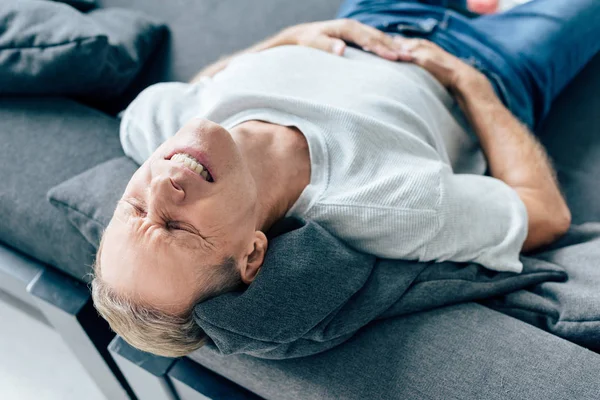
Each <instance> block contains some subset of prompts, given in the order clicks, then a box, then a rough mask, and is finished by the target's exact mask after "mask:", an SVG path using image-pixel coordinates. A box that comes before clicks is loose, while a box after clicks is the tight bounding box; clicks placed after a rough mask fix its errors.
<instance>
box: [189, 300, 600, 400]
mask: <svg viewBox="0 0 600 400" xmlns="http://www.w3.org/2000/svg"><path fill="white" fill-rule="evenodd" d="M189 357H190V358H191V359H192V360H194V361H196V362H198V363H199V364H201V365H204V366H205V367H207V368H209V369H211V370H213V371H215V372H217V373H218V374H220V375H223V376H224V377H226V378H228V379H230V380H232V381H234V382H236V383H238V384H239V385H241V386H243V387H245V388H247V389H249V390H251V391H252V392H254V393H256V394H258V395H260V396H262V397H264V398H266V399H278V400H296V399H321V400H329V399H347V400H354V399H356V400H358V399H389V400H393V399H423V400H425V399H463V400H464V399H468V400H475V399H478V400H479V399H486V400H509V399H512V400H517V399H519V400H521V399H544V400H550V399H554V400H559V399H589V400H592V399H597V398H598V396H597V395H598V393H599V391H600V381H599V380H598V379H596V375H597V374H598V373H600V356H599V355H598V354H595V353H592V352H590V351H588V350H585V349H584V348H582V347H579V346H577V345H574V344H572V343H569V342H567V341H565V340H562V339H560V338H558V337H556V336H553V335H550V334H548V333H546V332H543V331H540V330H539V329H537V328H535V327H533V326H531V325H528V324H525V323H523V322H521V321H518V320H516V319H514V318H511V317H508V316H506V315H502V314H500V313H497V312H495V311H493V310H490V309H488V308H486V307H483V306H481V305H478V304H473V303H465V304H460V305H457V306H451V307H443V308H438V309H436V310H433V311H429V312H421V313H415V314H412V315H409V316H406V317H395V318H390V319H386V320H382V321H377V322H375V323H372V324H370V325H368V326H366V327H364V328H363V329H361V330H360V331H359V332H358V333H357V334H356V335H355V336H353V337H352V338H351V339H350V340H349V341H347V342H346V343H344V345H343V346H338V347H336V348H334V349H332V350H329V351H326V352H324V353H321V354H317V355H313V356H309V357H302V358H296V359H291V360H264V359H259V358H255V357H251V356H248V355H245V354H243V355H240V354H236V355H231V356H227V357H223V356H220V355H217V354H215V353H213V352H210V351H208V350H207V349H205V348H202V349H200V350H198V351H196V352H194V353H193V354H191V355H190V356H189ZM191 383H193V382H191Z"/></svg>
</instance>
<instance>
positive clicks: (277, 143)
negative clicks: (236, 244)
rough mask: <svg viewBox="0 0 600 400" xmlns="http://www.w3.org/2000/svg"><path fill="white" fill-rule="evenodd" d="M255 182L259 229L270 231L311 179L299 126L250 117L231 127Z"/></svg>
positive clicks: (232, 134)
mask: <svg viewBox="0 0 600 400" xmlns="http://www.w3.org/2000/svg"><path fill="white" fill-rule="evenodd" d="M230 132H231V136H232V137H233V140H234V141H235V142H236V144H237V145H238V148H239V149H240V151H241V153H242V156H243V157H244V159H245V160H246V163H247V164H248V167H249V169H250V173H251V174H252V176H253V178H254V181H255V182H256V189H257V193H258V210H257V229H260V230H261V231H263V232H267V231H268V230H269V229H270V228H271V226H272V225H273V224H274V223H275V222H277V221H278V220H280V219H281V218H283V217H284V216H285V214H286V213H287V212H288V210H289V209H290V208H291V207H292V206H293V205H294V203H295V202H296V200H298V197H300V194H301V193H302V191H303V190H304V188H305V187H306V186H307V185H308V183H309V181H310V157H309V152H308V144H307V142H306V139H305V138H304V136H303V135H302V133H301V132H300V131H299V130H298V129H296V128H290V127H286V126H281V125H275V124H270V123H266V122H261V121H248V122H244V123H242V124H239V125H237V126H236V127H234V128H233V129H232V130H231V131H230Z"/></svg>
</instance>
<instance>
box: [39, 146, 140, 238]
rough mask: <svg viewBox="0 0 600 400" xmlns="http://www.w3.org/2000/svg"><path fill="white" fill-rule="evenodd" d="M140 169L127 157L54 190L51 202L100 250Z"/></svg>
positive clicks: (50, 196) (82, 174)
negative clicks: (111, 222) (121, 199)
mask: <svg viewBox="0 0 600 400" xmlns="http://www.w3.org/2000/svg"><path fill="white" fill-rule="evenodd" d="M137 168H138V165H137V164H136V163H135V162H133V161H132V160H131V159H130V158H128V157H118V158H113V159H112V160H109V161H106V162H104V163H102V164H98V165H97V166H95V167H93V168H90V169H89V170H87V171H85V172H83V173H81V174H79V175H76V176H74V177H73V178H71V179H68V180H66V181H64V182H63V183H61V184H59V185H57V186H55V187H53V188H52V189H50V191H49V192H48V200H49V201H50V203H52V205H53V206H55V207H57V208H58V209H59V210H61V211H63V213H64V214H65V216H66V217H67V218H68V219H69V222H71V224H73V226H75V228H77V229H78V230H79V232H81V234H82V235H83V237H85V239H86V240H87V241H88V242H89V243H90V244H91V245H92V246H94V247H95V248H98V244H99V243H100V238H101V237H102V232H104V228H106V226H107V225H108V222H109V221H110V219H111V217H112V214H113V212H114V210H115V206H116V205H117V201H118V200H119V199H120V198H121V195H122V194H123V191H124V190H125V187H126V186H127V182H129V179H130V178H131V176H132V175H133V173H134V172H135V171H136V170H137Z"/></svg>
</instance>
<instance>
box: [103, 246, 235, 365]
mask: <svg viewBox="0 0 600 400" xmlns="http://www.w3.org/2000/svg"><path fill="white" fill-rule="evenodd" d="M101 252H102V243H100V246H99V248H98V253H97V255H96V261H95V262H94V266H93V269H94V278H93V280H92V283H91V289H92V298H93V301H94V307H96V310H97V311H98V313H99V314H100V315H101V316H102V317H103V318H104V319H105V320H106V321H108V324H109V325H110V327H111V329H112V330H113V331H114V332H116V333H117V334H119V335H120V336H121V337H122V338H123V339H125V341H126V342H127V343H129V344H130V345H132V346H133V347H135V348H138V349H140V350H142V351H146V352H148V353H152V354H156V355H159V356H164V357H182V356H185V355H187V354H190V353H191V352H193V351H194V350H197V349H199V348H200V347H202V346H203V345H204V344H205V343H206V340H207V337H206V334H205V333H204V331H203V330H202V329H201V328H200V327H199V326H198V325H197V324H196V322H195V321H194V318H193V311H194V305H192V307H191V308H190V309H189V310H188V311H187V312H186V313H184V314H183V315H173V314H169V313H166V312H164V311H161V310H159V309H157V308H153V307H149V306H147V305H144V304H140V303H137V302H135V301H133V300H132V299H131V297H130V296H127V295H124V294H120V293H117V292H116V291H115V290H114V289H113V288H111V287H110V286H109V285H107V284H106V282H104V281H103V280H102V269H101V267H100V254H101ZM210 270H212V271H219V273H218V274H214V276H213V277H217V278H218V279H212V281H213V282H212V283H213V284H212V285H211V287H210V288H206V289H207V290H203V292H202V293H201V294H198V297H197V299H198V300H197V302H199V301H202V300H206V299H207V298H209V297H213V296H216V295H218V294H220V293H223V292H225V291H229V290H232V289H234V288H236V287H237V286H239V285H240V284H241V279H240V276H239V273H238V272H237V271H236V268H235V260H234V259H233V258H232V257H229V258H227V259H226V260H225V261H224V262H223V263H222V264H221V265H219V266H215V267H211V268H210ZM211 278H212V277H211Z"/></svg>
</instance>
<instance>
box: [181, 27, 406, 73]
mask: <svg viewBox="0 0 600 400" xmlns="http://www.w3.org/2000/svg"><path fill="white" fill-rule="evenodd" d="M346 42H352V43H355V44H357V45H359V46H361V47H362V48H363V49H364V50H366V51H371V52H373V53H375V54H377V55H378V56H380V57H383V58H386V59H388V60H392V61H396V60H398V58H399V54H398V49H399V48H398V44H397V43H395V42H394V41H393V40H392V38H391V37H390V36H388V35H386V34H385V33H383V32H381V31H379V30H377V29H375V28H372V27H370V26H368V25H364V24H361V23H360V22H358V21H354V20H350V19H337V20H332V21H322V22H310V23H306V24H300V25H295V26H292V27H289V28H286V29H284V30H282V31H281V32H279V33H278V34H276V35H274V36H272V37H270V38H268V39H265V40H263V41H262V42H260V43H258V44H256V45H254V46H252V47H249V48H247V49H246V50H242V51H240V52H237V53H235V54H233V55H230V56H228V57H225V58H222V59H220V60H219V61H217V62H216V63H214V64H212V65H209V66H208V67H206V68H204V69H202V70H201V71H200V72H199V73H198V74H196V76H194V78H193V79H192V80H191V82H192V83H195V82H198V81H199V80H200V79H201V78H203V77H212V76H214V75H215V74H216V73H217V72H219V71H221V70H223V69H225V67H227V65H228V64H229V62H230V61H231V60H232V59H233V58H235V57H237V56H239V55H241V54H247V53H256V52H259V51H262V50H266V49H270V48H273V47H277V46H284V45H300V46H307V47H313V48H316V49H320V50H323V51H327V52H330V53H333V54H337V55H340V56H341V55H343V54H344V50H345V49H346Z"/></svg>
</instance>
